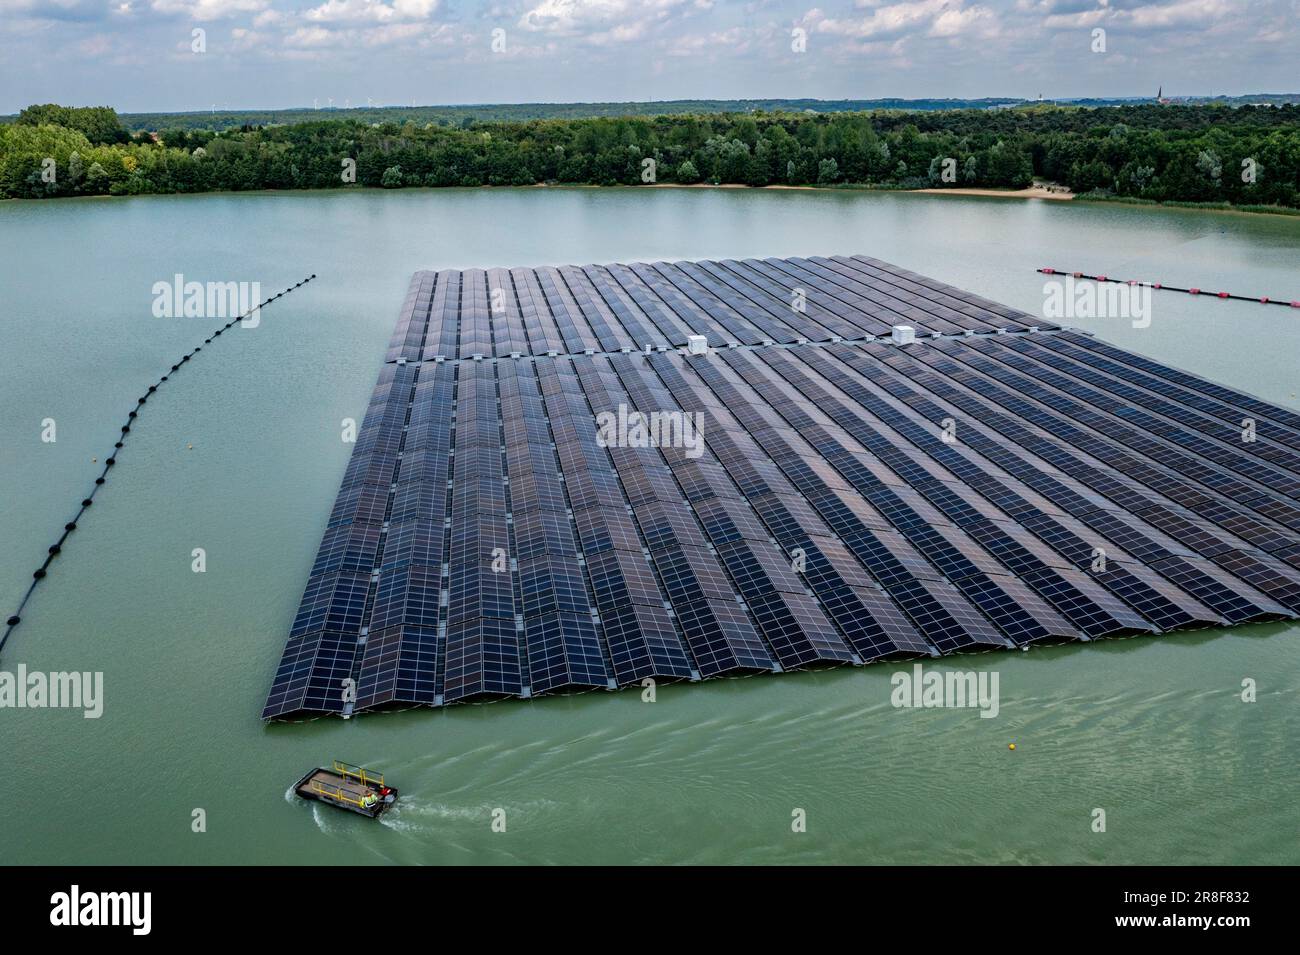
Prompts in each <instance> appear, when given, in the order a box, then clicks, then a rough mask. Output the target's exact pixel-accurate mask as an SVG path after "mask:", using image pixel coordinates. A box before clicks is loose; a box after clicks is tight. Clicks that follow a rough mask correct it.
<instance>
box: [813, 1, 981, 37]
mask: <svg viewBox="0 0 1300 955" xmlns="http://www.w3.org/2000/svg"><path fill="white" fill-rule="evenodd" d="M867 3H869V0H867V2H862V0H860V2H859V4H858V6H859V8H862V7H865V6H867ZM868 9H869V12H868V14H867V15H866V16H865V17H856V16H850V17H843V18H837V17H827V16H826V15H825V14H824V13H823V12H822V11H821V10H820V9H818V8H814V9H812V10H809V11H808V13H807V14H806V15H805V17H804V20H805V23H806V25H810V26H811V27H812V28H813V29H815V30H817V32H819V33H830V34H834V35H837V36H843V37H850V38H853V39H858V40H866V39H887V38H892V37H901V36H904V35H928V36H939V37H948V36H956V35H958V34H960V33H962V32H963V31H970V30H973V29H975V28H976V27H977V26H978V27H979V28H980V30H981V31H982V32H987V31H988V30H989V29H991V28H992V27H994V26H995V24H996V18H995V17H994V14H993V11H992V10H990V9H989V8H988V7H984V6H980V5H974V6H969V7H968V6H966V5H965V0H912V2H904V3H891V4H887V5H879V6H869V7H868Z"/></svg>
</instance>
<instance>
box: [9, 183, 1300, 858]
mask: <svg viewBox="0 0 1300 955" xmlns="http://www.w3.org/2000/svg"><path fill="white" fill-rule="evenodd" d="M835 253H863V254H868V255H873V256H876V257H878V258H882V259H885V260H887V261H890V262H894V263H897V264H899V265H902V266H905V267H908V268H912V269H915V270H917V271H919V272H922V273H926V274H929V275H932V276H935V277H938V278H940V279H943V280H945V281H947V282H950V283H952V284H954V285H957V286H960V287H964V288H968V289H971V290H973V291H976V292H979V293H981V294H984V295H987V296H989V297H991V298H994V299H998V300H1000V301H1004V302H1007V303H1009V304H1011V305H1015V306H1018V307H1020V308H1023V309H1025V310H1027V311H1030V312H1034V313H1038V312H1039V311H1040V310H1041V308H1042V303H1043V281H1044V279H1043V276H1041V275H1038V274H1036V273H1035V272H1034V269H1035V268H1037V267H1039V266H1053V267H1056V268H1066V269H1079V270H1082V271H1085V272H1104V273H1107V274H1110V275H1116V276H1123V277H1134V278H1149V279H1155V280H1162V281H1164V282H1167V283H1170V284H1175V285H1196V286H1200V287H1203V288H1207V289H1218V288H1227V289H1229V290H1231V291H1234V292H1241V293H1248V294H1254V295H1265V294H1267V295H1270V296H1274V297H1284V298H1288V299H1294V298H1300V271H1298V270H1297V266H1298V265H1300V218H1283V217H1269V216H1247V215H1235V214H1225V213H1210V212H1199V211H1188V210H1172V209H1171V210H1159V209H1149V208H1135V207H1126V206H1115V205H1102V204H1082V203H1051V202H1021V201H1012V200H999V199H980V198H955V197H933V196H921V195H904V194H872V193H854V192H838V191H831V192H810V191H755V190H739V189H726V190H704V189H693V190H686V189H680V190H679V189H653V190H651V189H645V190H636V189H609V190H600V189H537V188H534V189H520V190H499V189H494V190H444V191H436V190H434V191H402V192H364V193H363V192H349V193H344V192H337V193H288V194H262V195H210V196H194V197H146V198H136V199H111V200H60V201H54V202H48V203H17V202H8V203H0V614H3V615H5V616H7V615H8V614H9V613H10V612H12V608H13V607H14V606H16V605H17V602H18V601H19V599H20V598H21V596H22V593H23V592H24V591H25V590H26V588H27V584H28V582H29V580H30V575H31V572H32V570H33V569H34V568H35V567H37V566H39V564H40V563H41V560H42V559H43V557H44V554H45V550H46V548H47V546H48V545H49V544H51V543H52V542H53V541H54V539H55V538H56V537H57V536H58V528H60V527H61V526H62V524H63V523H64V522H65V521H67V520H69V519H70V517H71V516H72V514H73V512H74V511H75V507H74V504H75V502H77V501H79V500H80V499H81V498H82V497H83V496H85V493H86V492H87V491H88V489H89V488H90V486H91V482H92V481H93V479H94V477H95V476H96V474H98V471H99V466H98V465H96V464H92V463H91V459H92V458H96V457H98V458H99V459H100V461H102V460H103V457H104V455H105V454H106V453H107V452H109V451H110V450H111V447H112V443H113V441H114V440H116V438H115V435H116V433H117V431H118V428H119V427H120V425H121V424H122V422H123V421H124V420H125V419H126V413H127V412H128V411H130V410H131V409H132V407H133V406H134V404H135V399H136V398H137V396H139V395H140V394H142V393H143V391H144V389H145V388H146V387H147V385H148V384H150V383H151V382H153V381H155V380H156V379H157V378H158V376H159V375H160V374H161V373H163V371H164V369H166V368H167V367H168V366H170V365H171V363H172V362H174V361H176V360H177V358H179V357H180V355H181V354H183V353H184V352H186V351H189V350H190V348H191V347H192V346H193V345H194V344H196V343H198V342H199V341H200V340H201V339H202V338H203V337H204V336H205V335H206V333H207V331H208V330H209V329H210V328H211V327H213V326H214V325H215V324H217V323H215V322H213V321H210V320H209V321H198V320H193V319H188V320H187V319H164V318H155V317H154V316H153V315H152V314H151V304H152V300H153V295H152V292H151V288H152V286H153V284H154V283H155V282H158V281H170V280H171V278H172V276H173V275H174V274H176V273H181V274H183V275H184V276H185V277H186V279H188V280H198V281H259V282H261V286H262V289H263V291H264V293H267V294H269V293H272V292H274V291H278V290H279V289H280V288H282V287H284V286H286V285H290V284H292V283H294V282H297V281H298V280H299V279H301V278H303V277H305V276H306V275H308V274H310V273H313V272H314V273H316V274H317V275H318V276H319V278H318V279H317V280H316V281H314V282H312V283H311V284H310V285H308V286H306V287H305V288H303V289H301V290H299V291H297V292H294V293H293V294H292V295H290V296H287V297H286V298H284V299H282V300H281V301H279V302H277V303H275V304H274V305H272V306H271V307H269V308H267V309H266V310H264V312H263V315H262V322H261V325H260V327H258V328H256V329H238V330H236V331H235V332H233V333H232V334H229V335H226V336H223V338H222V339H220V340H219V341H218V342H217V343H215V344H214V345H213V346H212V347H211V348H204V350H203V351H202V352H201V353H200V354H199V355H198V356H197V357H196V358H195V360H194V361H192V362H191V363H190V364H189V365H187V366H186V367H185V368H184V370H183V371H182V372H181V373H180V374H178V375H177V376H176V377H175V378H174V379H173V380H172V381H170V382H168V383H167V384H166V385H165V386H164V387H163V388H162V390H160V392H159V393H158V395H157V396H156V397H155V398H153V399H151V400H150V401H149V403H148V404H147V405H146V407H145V409H144V410H143V412H142V413H141V416H140V418H139V420H138V422H137V425H138V426H137V427H135V428H133V430H132V433H131V436H130V440H129V441H128V442H127V447H126V448H125V450H124V451H123V452H122V453H121V456H120V458H119V461H118V465H117V466H116V467H115V468H114V470H113V472H112V475H111V477H110V479H109V482H108V484H107V486H106V487H105V488H104V490H103V491H102V492H101V493H100V495H99V496H98V497H97V499H96V503H95V505H94V507H93V508H91V510H90V511H89V512H88V513H87V515H86V516H85V517H84V518H83V519H82V521H81V525H80V527H79V529H78V530H77V531H76V532H75V533H74V534H73V535H72V538H71V540H70V542H69V544H68V546H67V549H66V552H65V553H63V554H62V555H60V556H59V557H58V559H57V560H56V562H55V564H54V565H53V569H52V571H51V574H50V578H49V579H48V580H46V581H45V582H44V583H43V584H42V585H41V587H40V588H39V589H38V590H37V593H36V595H35V596H34V597H33V599H32V600H31V602H30V603H29V604H28V606H27V609H26V611H25V613H24V622H23V624H22V626H21V627H20V628H19V629H18V630H17V631H16V632H15V634H14V637H13V639H12V640H11V641H10V644H9V646H8V647H7V648H6V649H5V652H4V655H3V658H0V669H3V670H8V671H11V672H12V671H14V670H16V668H17V667H18V665H19V664H26V665H27V666H28V667H29V668H30V669H33V670H40V671H58V670H82V671H102V672H103V674H104V681H105V702H104V714H103V716H102V718H100V719H98V720H87V719H83V718H82V715H81V713H80V712H79V711H71V710H28V709H23V710H17V709H0V757H2V758H3V764H4V767H5V769H6V770H7V771H8V773H9V774H10V778H11V780H14V781H16V783H17V785H13V786H11V788H10V795H9V798H7V799H6V800H5V806H4V809H3V810H2V811H0V862H4V863H38V862H43V863H109V862H132V863H136V862H138V863H146V862H149V863H153V862H157V863H216V864H240V863H315V864H337V863H340V862H342V863H345V864H354V863H365V862H408V863H519V862H527V863H574V862H599V863H644V862H662V863H677V862H697V863H722V862H747V863H770V862H809V863H812V862H825V863H847V862H867V863H930V862H950V863H951V862H978V863H984V862H987V863H1042V862H1057V863H1154V864H1169V863H1247V862H1253V863H1289V864H1295V863H1297V862H1300V844H1298V843H1297V833H1298V831H1300V825H1298V823H1300V809H1298V808H1297V796H1298V795H1300V706H1298V705H1297V704H1298V702H1300V625H1297V624H1289V623H1288V624H1268V625H1259V626H1252V627H1243V628H1238V629H1234V630H1231V631H1201V632H1197V633H1190V634H1172V635H1167V636H1159V637H1151V638H1138V639H1132V640H1124V641H1114V642H1102V643H1095V644H1089V645H1071V646H1064V647H1056V648H1047V649H1035V650H1032V651H1030V652H1027V653H1015V652H1006V653H993V654H984V655H979V656H969V657H951V658H947V659H945V660H943V661H935V662H934V664H933V665H934V666H936V667H940V668H944V667H954V668H960V669H975V670H984V669H993V670H996V671H997V672H998V674H999V676H1000V692H1001V710H1000V713H999V715H998V716H997V718H995V719H981V718H979V716H978V715H977V711H975V710H934V709H931V710H907V709H895V708H893V707H892V706H891V705H890V691H891V685H890V676H891V674H892V673H893V672H895V671H896V670H897V669H898V667H896V666H894V665H892V664H878V665H875V666H871V667H865V668H859V669H844V670H835V671H823V672H817V673H805V674H789V675H783V676H778V677H754V678H749V679H742V680H722V681H715V682H711V683H705V684H702V685H676V686H668V687H660V688H659V691H658V697H657V701H656V702H654V703H645V702H642V700H641V696H640V693H639V692H638V691H636V690H630V691H624V692H618V693H593V694H586V695H582V696H575V697H565V698H553V699H538V700H534V701H528V702H519V701H511V702H502V703H495V704H491V705H482V706H460V707H452V708H448V709H446V710H441V711H429V710H415V711H409V712H404V713H396V714H375V715H368V716H362V717H359V718H357V719H353V720H351V721H346V722H345V721H341V720H337V719H325V720H318V721H315V722H310V723H304V724H296V725H271V726H267V725H264V724H263V723H261V722H260V721H259V720H258V713H259V711H260V708H261V705H262V702H263V699H264V697H265V694H266V690H267V688H268V686H269V683H270V680H271V677H272V674H273V671H274V669H275V665H276V663H277V661H278V659H279V656H280V652H281V649H282V647H283V644H284V638H285V635H286V633H287V629H288V626H289V623H290V621H291V619H292V616H293V613H294V610H295V608H296V606H297V603H298V600H299V597H300V595H301V591H302V586H303V583H304V582H305V580H306V577H307V573H308V570H309V568H310V566H311V563H312V560H313V557H314V555H315V552H316V547H317V545H318V543H319V540H320V535H321V532H322V530H323V528H324V524H325V520H326V517H327V514H328V512H329V509H330V506H331V504H332V502H333V498H334V494H335V491H336V490H337V487H338V483H339V480H340V478H341V476H342V474H343V470H344V468H345V466H346V463H347V458H348V455H349V452H350V450H351V445H348V444H344V443H343V442H342V441H341V440H340V421H341V420H342V419H343V418H345V417H355V418H358V419H360V417H361V416H362V414H363V412H364V410H365V406H366V402H367V401H368V398H369V394H370V390H371V388H372V386H373V384H374V380H375V377H376V374H377V372H378V370H379V366H380V363H381V362H382V360H383V355H384V351H385V347H386V344H387V340H388V335H389V333H390V331H391V329H392V326H393V323H394V321H395V319H396V316H397V311H398V307H399V305H400V303H401V301H402V299H403V297H404V295H405V292H406V287H407V282H408V280H409V278H410V274H411V273H412V272H413V271H414V270H416V269H420V268H442V267H468V266H490V265H536V264H544V263H556V264H558V263H586V262H611V261H629V260H653V259H679V258H712V257H743V256H769V255H774V256H786V255H810V254H835ZM1153 309H1154V311H1153V316H1152V319H1153V320H1152V322H1151V325H1150V327H1148V328H1142V329H1135V328H1133V327H1132V326H1131V323H1129V322H1127V321H1118V320H1091V321H1089V320H1075V321H1073V322H1071V323H1070V324H1075V325H1079V326H1082V327H1085V328H1089V329H1090V330H1092V331H1095V332H1096V333H1097V334H1099V335H1100V336H1102V337H1105V338H1106V339H1107V340H1109V341H1112V342H1114V343H1116V344H1118V345H1121V346H1123V347H1126V348H1130V349H1133V350H1135V351H1139V352H1142V353H1144V354H1147V355H1150V356H1153V357H1155V358H1157V359H1159V360H1161V361H1164V362H1167V363H1169V364H1171V365H1175V366H1178V367H1182V368H1186V369H1188V370H1191V371H1195V372H1197V373H1200V374H1203V375H1206V376H1208V377H1210V378H1213V379H1216V380H1218V381H1221V382H1223V383H1225V384H1228V385H1232V386H1235V387H1238V388H1242V389H1245V390H1248V391H1250V392H1252V393H1254V394H1256V395H1259V396H1261V397H1263V398H1266V399H1268V400H1270V401H1275V402H1279V403H1281V404H1285V405H1288V406H1290V407H1300V402H1297V399H1296V391H1297V389H1298V387H1300V381H1298V379H1300V313H1297V312H1295V311H1292V310H1289V309H1282V308H1276V307H1271V306H1270V307H1265V306H1262V305H1258V304H1254V303H1244V302H1224V301H1219V300H1212V299H1206V298H1201V299H1193V298H1191V297H1189V296H1186V295H1177V294H1174V293H1164V294H1161V293H1157V295H1156V298H1155V300H1154V305H1153ZM46 418H53V419H55V421H56V423H57V428H58V431H57V438H58V440H57V441H56V442H55V443H52V444H50V443H44V442H42V441H41V429H42V421H43V420H44V419H46ZM190 445H192V446H193V447H192V448H190V447H189V446H190ZM196 547H202V548H204V549H205V550H206V552H207V572H206V573H203V574H195V573H193V572H191V556H190V555H191V551H192V550H193V549H194V548H196ZM929 665H930V664H927V666H929ZM1248 678H1249V679H1253V680H1254V681H1256V683H1257V686H1258V699H1257V702H1254V703H1244V702H1242V701H1241V699H1240V693H1241V685H1242V681H1243V680H1245V679H1248ZM1012 742H1014V743H1015V744H1016V749H1015V751H1014V752H1013V751H1011V750H1009V749H1008V744H1009V743H1012ZM335 757H337V758H341V759H346V760H350V761H353V762H359V763H363V764H366V765H370V766H376V767H380V768H382V769H383V770H385V771H387V773H388V774H389V777H390V779H391V780H392V781H394V782H395V783H396V784H397V785H398V786H400V787H401V790H402V793H403V798H402V800H401V802H400V803H399V806H398V808H397V809H396V810H395V811H394V812H392V813H391V814H389V815H388V816H387V817H386V818H385V819H384V820H383V821H382V822H381V823H378V824H377V823H375V822H372V821H370V820H366V819H362V818H360V817H355V816H351V815H349V814H345V813H340V812H335V811H332V810H328V809H324V808H322V807H320V806H313V805H309V804H306V803H302V802H296V801H294V800H292V799H290V798H288V797H287V796H286V793H287V791H288V790H289V788H290V786H291V784H292V783H293V782H294V780H295V779H297V778H298V776H300V775H301V774H302V773H303V772H304V771H305V770H306V769H308V768H309V767H311V766H314V765H318V764H320V763H321V762H327V761H328V760H329V759H331V758H335ZM25 794H26V795H25ZM196 808H201V809H203V810H204V811H205V813H206V819H207V831H206V832H202V833H195V832H193V831H191V818H192V813H193V811H194V810H195V809H196ZM1097 808H1101V809H1104V810H1105V812H1106V831H1105V832H1104V833H1094V832H1093V831H1092V830H1091V823H1092V819H1093V810H1094V809H1097ZM496 809H501V810H504V816H505V820H506V831H505V832H494V831H493V829H492V820H493V812H494V810H496ZM795 809H803V810H804V811H805V812H806V817H807V831H806V832H803V833H795V832H792V831H791V818H792V815H791V814H792V812H793V811H794V810H795Z"/></svg>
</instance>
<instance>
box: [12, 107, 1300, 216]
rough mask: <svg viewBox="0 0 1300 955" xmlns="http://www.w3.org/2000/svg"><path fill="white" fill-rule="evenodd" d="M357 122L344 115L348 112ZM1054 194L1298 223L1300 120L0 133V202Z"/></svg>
mask: <svg viewBox="0 0 1300 955" xmlns="http://www.w3.org/2000/svg"><path fill="white" fill-rule="evenodd" d="M354 112H355V111H354ZM1034 180H1041V181H1047V182H1055V183H1060V184H1063V185H1065V186H1068V187H1069V188H1070V189H1072V190H1073V191H1074V192H1076V193H1081V194H1085V195H1087V196H1090V197H1096V198H1123V199H1128V200H1134V201H1154V202H1189V203H1230V204H1232V205H1235V206H1242V207H1270V206H1278V207H1286V208H1291V209H1295V208H1300V106H1297V105H1291V104H1284V105H1278V106H1269V105H1247V106H1237V107H1228V106H1222V105H1178V104H1166V105H1157V104H1154V103H1152V104H1140V105H1132V106H1118V107H1062V106H1056V105H1048V104H1031V105H1023V106H1017V107H1013V108H1005V109H949V110H934V111H916V110H870V111H840V112H805V111H800V112H785V111H778V112H769V111H765V110H758V109H755V110H752V111H746V112H738V113H709V114H699V115H694V114H692V115H656V116H622V117H610V116H598V117H589V118H563V119H554V118H552V119H528V120H513V121H501V120H498V121H488V120H480V119H476V118H473V117H470V116H466V117H464V118H462V119H461V120H460V121H459V122H432V121H431V122H425V123H417V122H414V121H407V122H402V123H399V122H392V121H389V122H364V121H362V120H360V119H354V118H327V119H323V120H318V121H310V122H295V123H292V124H284V125H258V124H245V125H243V126H240V127H237V128H229V129H220V130H217V129H203V128H186V127H167V126H161V127H160V128H158V129H154V130H143V129H142V130H135V131H132V130H130V129H128V128H127V127H126V126H125V125H124V124H123V123H122V122H121V120H120V118H119V117H118V116H117V114H116V113H115V112H114V111H113V110H112V109H111V108H108V107H94V108H70V107H63V106H57V105H53V104H47V105H40V106H32V107H29V108H27V109H25V110H23V111H22V112H21V113H20V114H19V115H18V116H17V117H16V118H15V119H13V120H12V121H10V122H7V123H3V124H0V195H3V196H5V197H9V198H54V197H60V196H78V195H138V194H145V193H189V192H208V191H248V190H261V189H342V188H360V187H377V188H386V189H398V188H403V187H433V186H485V185H488V186H527V185H534V184H538V183H556V184H589V185H600V186H613V185H645V184H649V183H658V184H673V183H676V184H696V183H712V184H741V185H749V186H767V185H790V186H824V187H834V186H838V187H859V188H883V189H914V188H924V187H945V186H953V187H959V186H979V187H1002V188H1021V187H1024V186H1027V185H1029V184H1030V183H1031V182H1033V181H1034Z"/></svg>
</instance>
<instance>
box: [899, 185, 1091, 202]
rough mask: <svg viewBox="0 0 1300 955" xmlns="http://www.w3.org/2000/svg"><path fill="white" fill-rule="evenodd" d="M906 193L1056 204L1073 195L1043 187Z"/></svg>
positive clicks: (978, 188) (934, 189)
mask: <svg viewBox="0 0 1300 955" xmlns="http://www.w3.org/2000/svg"><path fill="white" fill-rule="evenodd" d="M906 191H907V192H919V193H922V194H923V195H927V196H943V195H948V196H989V197H992V198H996V199H1051V200H1053V201H1056V202H1069V201H1070V200H1071V199H1073V198H1075V193H1073V192H1071V191H1070V190H1069V189H1066V188H1065V187H1064V186H1062V187H1061V188H1060V189H1059V190H1052V189H1047V188H1046V187H1044V186H1029V187H1028V188H1026V189H995V188H990V187H988V186H982V187H981V186H970V187H966V186H951V187H948V188H933V189H908V190H906Z"/></svg>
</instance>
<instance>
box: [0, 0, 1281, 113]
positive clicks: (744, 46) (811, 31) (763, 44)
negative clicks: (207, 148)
mask: <svg viewBox="0 0 1300 955" xmlns="http://www.w3.org/2000/svg"><path fill="white" fill-rule="evenodd" d="M1298 64H1300V0H1158V2H1150V3H1147V2H1137V0H901V2H895V0H492V2H470V0H0V113H12V112H16V111H17V110H19V109H21V108H22V107H23V106H26V105H29V104H31V103H44V102H58V103H63V104H66V105H75V106H91V105H107V106H114V107H116V108H117V109H118V110H119V111H122V112H148V111H172V110H199V109H203V110H206V109H212V108H218V109H240V108H273V107H291V106H312V105H318V106H321V107H325V106H328V105H331V104H332V105H334V106H345V105H350V106H364V105H366V104H367V103H374V104H376V105H411V104H413V103H414V104H418V105H432V104H455V103H526V102H593V101H622V100H642V101H643V100H664V99H738V98H801V97H813V98H820V99H874V98H879V97H904V98H929V97H953V98H975V97H982V96H1012V97H1024V98H1032V97H1036V96H1038V95H1039V94H1042V95H1043V96H1045V97H1047V98H1056V97H1086V96H1099V97H1106V96H1152V95H1154V94H1155V92H1156V89H1157V88H1158V87H1163V88H1164V91H1165V94H1166V95H1173V96H1181V95H1207V94H1212V93H1226V94H1242V93H1255V92H1295V91H1296V90H1297V88H1300V68H1298Z"/></svg>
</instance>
